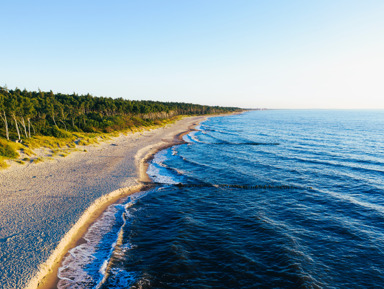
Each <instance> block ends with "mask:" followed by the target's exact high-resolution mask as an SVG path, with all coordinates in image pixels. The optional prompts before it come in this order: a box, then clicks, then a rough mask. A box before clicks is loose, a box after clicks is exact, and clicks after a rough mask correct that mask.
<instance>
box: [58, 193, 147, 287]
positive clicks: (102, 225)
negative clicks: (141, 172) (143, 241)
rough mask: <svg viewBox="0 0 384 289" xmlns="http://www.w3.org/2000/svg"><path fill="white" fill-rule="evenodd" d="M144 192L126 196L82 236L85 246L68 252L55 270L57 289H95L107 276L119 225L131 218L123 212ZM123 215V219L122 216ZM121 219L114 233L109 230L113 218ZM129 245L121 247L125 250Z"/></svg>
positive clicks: (119, 233) (114, 221)
mask: <svg viewBox="0 0 384 289" xmlns="http://www.w3.org/2000/svg"><path fill="white" fill-rule="evenodd" d="M147 194H148V192H139V193H136V194H133V195H131V196H129V197H128V198H127V199H126V201H124V202H123V203H124V204H113V205H111V206H109V207H108V209H107V210H106V211H105V212H104V213H103V214H102V216H101V217H100V218H99V219H98V220H97V221H96V222H95V223H94V224H93V225H92V226H91V227H90V228H89V229H88V231H87V233H86V234H85V236H84V240H85V241H86V242H85V243H83V244H81V245H78V246H77V247H75V248H73V249H71V250H70V251H69V252H68V253H69V254H68V255H67V256H66V257H65V258H64V259H63V262H62V266H61V267H60V268H59V270H58V278H59V282H58V285H57V288H59V289H66V288H98V287H99V286H101V285H102V284H103V282H104V280H105V278H106V277H107V269H108V264H109V260H110V258H111V256H112V254H113V252H114V250H115V247H116V245H117V243H118V242H117V241H118V238H119V236H120V235H121V231H122V228H123V226H124V225H125V224H126V222H128V221H129V220H130V219H131V217H132V216H131V215H130V214H129V212H128V211H127V209H128V208H129V207H131V206H132V205H133V204H134V203H135V202H136V201H137V200H138V199H140V198H142V197H144V196H146V195H147ZM124 215H125V216H124ZM122 216H123V220H124V222H123V225H122V226H121V227H120V228H119V230H118V231H117V232H116V228H115V229H113V227H114V225H115V224H116V221H117V218H118V217H122ZM113 230H115V232H116V233H115V234H114V236H112V237H109V238H108V240H104V238H105V236H106V234H107V233H109V232H111V231H113ZM131 247H132V246H131V245H130V244H124V250H125V251H127V250H129V249H130V248H131Z"/></svg>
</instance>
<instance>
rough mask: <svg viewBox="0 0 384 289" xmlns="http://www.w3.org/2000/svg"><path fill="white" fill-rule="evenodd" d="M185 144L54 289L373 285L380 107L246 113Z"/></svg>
mask: <svg viewBox="0 0 384 289" xmlns="http://www.w3.org/2000/svg"><path fill="white" fill-rule="evenodd" d="M185 140H186V141H187V144H183V145H179V146H175V147H173V148H170V149H167V150H164V151H162V152H159V153H158V154H157V155H156V157H155V159H154V160H153V163H152V164H151V166H150V168H149V171H148V173H149V174H150V175H151V176H152V178H153V180H154V181H156V182H158V183H162V185H158V186H157V187H156V188H155V189H152V190H150V191H148V192H142V193H139V194H136V195H133V196H131V197H130V198H128V199H126V200H124V202H123V203H122V204H118V205H114V206H111V207H110V208H109V210H108V211H107V212H106V213H105V214H104V216H103V219H102V220H100V221H99V222H98V223H96V224H95V226H94V227H93V228H92V229H91V230H90V232H88V236H87V239H88V243H86V244H83V245H81V246H82V247H81V246H80V247H78V248H75V249H74V250H73V251H72V256H73V259H71V258H69V259H67V260H66V263H65V264H66V265H65V266H64V267H62V268H61V272H60V273H59V276H61V279H62V280H61V281H60V284H59V285H60V286H61V288H383V286H384V111H341V110H340V111H327V110H324V111H320V110H313V111H309V110H305V111H304V110H303V111H300V110H295V111H290V110H275V111H273V110H270V111H252V112H246V113H244V114H241V115H234V116H225V117H215V118H210V119H209V120H208V121H206V122H204V123H202V124H201V125H200V126H199V128H198V131H197V132H193V133H191V134H189V135H188V136H186V137H185ZM178 184H179V185H178ZM71 274H72V275H71ZM74 276H75V277H74ZM66 278H67V279H71V280H73V279H74V280H75V281H71V280H67V279H66ZM85 280H86V281H85ZM76 282H78V283H76Z"/></svg>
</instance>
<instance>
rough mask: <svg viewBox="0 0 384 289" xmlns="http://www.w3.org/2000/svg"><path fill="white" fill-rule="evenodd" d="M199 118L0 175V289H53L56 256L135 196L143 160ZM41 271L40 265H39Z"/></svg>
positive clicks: (143, 178) (143, 176) (175, 139)
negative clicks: (120, 202) (110, 209)
mask: <svg viewBox="0 0 384 289" xmlns="http://www.w3.org/2000/svg"><path fill="white" fill-rule="evenodd" d="M204 119H205V117H189V118H184V119H182V120H179V121H178V122H176V123H175V124H172V125H170V126H168V127H164V128H159V129H156V130H152V131H146V132H143V133H136V134H131V135H128V136H123V135H122V136H120V137H117V138H114V139H112V140H109V141H107V142H105V143H102V144H100V145H98V146H94V147H92V146H90V147H87V152H74V153H72V154H70V155H69V156H68V157H66V158H57V159H55V160H54V161H49V162H43V163H38V164H28V165H25V166H12V167H11V168H10V169H8V170H5V171H0V284H1V287H2V288H4V289H8V288H25V287H26V286H27V288H37V287H38V286H39V285H38V284H39V283H40V285H43V284H45V285H44V286H39V288H52V286H54V283H52V282H55V280H56V273H55V272H56V271H57V268H58V266H59V262H60V261H61V259H62V257H63V256H64V255H65V253H66V252H67V251H68V249H70V248H72V247H73V246H74V245H75V244H76V242H78V241H79V240H80V239H81V236H83V234H84V233H85V232H86V230H87V228H88V227H89V226H90V225H91V224H92V222H94V220H95V219H96V218H97V217H98V216H100V214H101V213H102V212H103V211H104V210H105V208H106V207H107V206H108V205H110V204H111V203H114V202H116V201H117V200H118V199H119V198H121V197H123V196H126V195H129V194H131V193H133V192H136V191H138V190H141V189H143V188H144V185H143V184H142V183H141V181H144V182H145V181H148V177H147V176H146V173H145V172H146V162H145V160H146V159H149V158H151V157H152V156H153V155H154V154H155V153H156V151H158V150H160V149H163V148H165V147H168V146H171V145H173V144H175V143H179V142H180V137H181V134H182V133H185V132H186V131H188V128H192V127H193V126H195V125H197V124H198V123H199V122H200V121H202V120H204ZM41 264H43V265H41Z"/></svg>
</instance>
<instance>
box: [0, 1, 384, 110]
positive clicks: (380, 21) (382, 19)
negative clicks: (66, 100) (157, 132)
mask: <svg viewBox="0 0 384 289" xmlns="http://www.w3.org/2000/svg"><path fill="white" fill-rule="evenodd" d="M0 3H1V10H2V12H1V17H0V35H1V38H0V39H1V40H0V86H5V85H6V86H7V87H8V88H9V89H14V88H16V87H18V88H20V89H24V88H26V89H27V90H38V89H41V90H43V91H49V90H52V91H54V92H61V93H72V92H76V93H78V94H86V93H90V94H92V95H94V96H106V97H113V98H117V97H123V98H126V99H135V100H141V99H145V100H158V101H177V102H191V103H198V104H206V105H221V106H236V107H243V108H275V109H278V108H289V109H291V108H298V109H305V108H319V109H329V108H332V109H350V108H352V109H367V108H369V109H370V108H373V109H378V108H379V109H384V1H383V0H358V1H357V0H321V1H318V0H263V1H261V0H231V1H229V0H135V1H133V0H124V1H117V0H116V1H114V0H111V1H105V0H103V1H101V0H92V1H90V0H77V1H72V0H67V1H40V0H35V1H26V0H0Z"/></svg>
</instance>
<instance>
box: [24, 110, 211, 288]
mask: <svg viewBox="0 0 384 289" xmlns="http://www.w3.org/2000/svg"><path fill="white" fill-rule="evenodd" d="M212 116H213V115H210V116H204V117H201V118H199V119H196V120H195V121H194V122H193V124H192V125H189V126H188V128H187V129H185V130H184V131H183V132H181V133H178V134H176V135H173V137H172V138H171V139H161V141H160V142H158V143H155V144H150V145H148V146H145V147H143V148H141V149H140V150H138V151H137V152H136V154H135V167H136V169H137V172H138V178H137V179H136V183H137V185H133V186H130V187H125V188H120V189H117V190H115V191H113V192H110V193H108V194H106V195H103V196H101V197H100V198H98V199H96V200H95V201H94V202H93V203H92V205H90V207H88V208H87V209H86V210H85V211H84V213H83V214H82V216H81V217H80V219H79V220H78V221H77V222H76V223H75V225H73V226H72V228H71V229H70V230H69V231H68V232H67V233H66V234H65V235H64V237H63V238H62V239H61V240H60V242H59V244H58V246H57V247H56V249H55V250H54V251H53V252H52V254H51V255H50V256H49V258H48V259H47V261H45V262H44V263H43V264H41V265H40V267H39V270H38V272H37V274H36V275H35V276H34V277H33V278H32V279H31V280H30V281H29V282H28V284H27V286H26V287H25V289H52V288H56V286H57V283H58V282H59V278H58V276H57V273H58V269H59V268H60V266H61V263H62V261H63V258H64V257H65V256H66V255H67V254H68V252H69V250H70V249H72V248H74V247H76V246H77V245H79V244H80V243H81V242H82V241H83V236H84V235H85V233H86V232H87V231H88V229H89V228H90V226H91V225H92V224H93V223H94V222H95V221H96V220H97V219H98V218H99V217H100V216H101V215H102V213H103V212H104V211H105V210H106V209H107V208H108V207H109V206H110V205H112V204H114V203H117V202H119V200H121V199H123V198H124V197H127V196H129V195H131V194H133V193H137V192H140V191H146V190H148V189H149V188H151V186H150V185H146V184H145V183H144V182H151V179H150V178H149V176H148V175H147V174H146V171H147V169H148V166H149V162H150V161H151V160H152V159H153V157H154V155H155V154H156V153H157V152H159V151H161V150H164V149H167V148H169V147H172V146H174V145H180V144H184V143H186V142H185V141H184V140H183V136H184V135H186V134H188V133H190V132H191V131H196V129H195V127H196V126H197V125H198V124H199V123H200V122H202V121H205V120H207V119H208V118H209V117H212Z"/></svg>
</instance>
